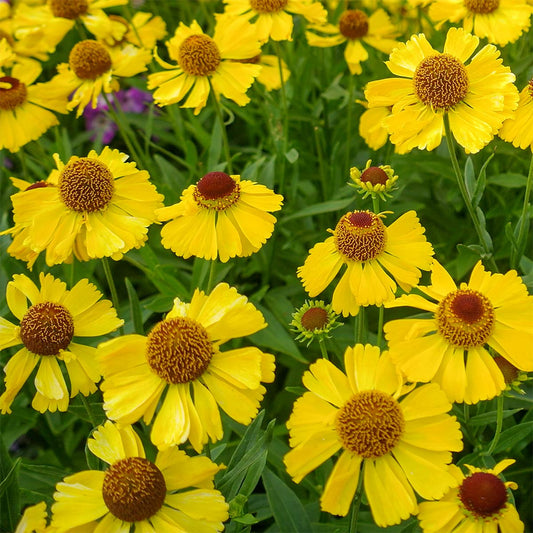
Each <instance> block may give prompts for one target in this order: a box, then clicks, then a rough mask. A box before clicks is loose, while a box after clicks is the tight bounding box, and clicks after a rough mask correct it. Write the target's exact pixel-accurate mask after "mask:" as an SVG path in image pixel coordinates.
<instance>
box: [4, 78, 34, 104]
mask: <svg viewBox="0 0 533 533" xmlns="http://www.w3.org/2000/svg"><path fill="white" fill-rule="evenodd" d="M6 85H8V87H6ZM27 95H28V91H27V89H26V85H25V84H24V83H22V82H21V81H20V80H17V78H12V77H11V76H3V77H1V78H0V109H1V110H2V111H12V110H13V109H15V108H17V107H18V106H20V105H22V104H23V103H24V102H25V101H26V97H27Z"/></svg>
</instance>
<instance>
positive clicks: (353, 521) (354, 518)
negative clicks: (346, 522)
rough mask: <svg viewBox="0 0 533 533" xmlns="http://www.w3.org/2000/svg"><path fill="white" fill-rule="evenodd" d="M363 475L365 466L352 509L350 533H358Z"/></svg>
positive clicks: (360, 474)
mask: <svg viewBox="0 0 533 533" xmlns="http://www.w3.org/2000/svg"><path fill="white" fill-rule="evenodd" d="M363 475H364V464H363V467H362V468H361V471H360V472H359V480H358V482H357V489H356V490H355V495H354V499H353V501H352V508H351V511H350V529H349V530H348V533H356V532H357V518H358V516H359V508H360V507H361V500H362V499H363V498H362V494H361V492H362V490H363Z"/></svg>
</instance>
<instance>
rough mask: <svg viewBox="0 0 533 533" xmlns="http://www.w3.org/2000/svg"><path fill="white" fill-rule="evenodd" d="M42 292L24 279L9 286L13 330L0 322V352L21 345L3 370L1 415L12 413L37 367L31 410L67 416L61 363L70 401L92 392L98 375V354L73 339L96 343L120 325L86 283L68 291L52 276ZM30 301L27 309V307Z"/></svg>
mask: <svg viewBox="0 0 533 533" xmlns="http://www.w3.org/2000/svg"><path fill="white" fill-rule="evenodd" d="M39 282H40V289H39V288H38V287H37V286H36V285H35V284H34V283H33V281H31V280H30V278H28V277H27V276H25V275H23V274H15V275H14V276H13V281H10V282H9V283H8V284H7V289H6V300H7V304H8V306H9V309H10V310H11V312H12V313H13V315H14V316H15V317H16V318H18V320H20V324H19V325H18V326H17V325H15V324H12V323H11V322H9V321H8V320H6V319H5V318H1V317H0V349H1V350H4V349H5V348H9V347H11V346H18V345H20V344H23V347H22V348H21V349H20V350H19V351H18V352H17V353H16V354H15V355H13V356H12V357H11V358H10V359H9V361H8V363H7V364H6V366H5V368H4V372H5V374H6V376H5V380H4V381H5V386H6V390H5V391H4V393H3V394H2V396H0V411H1V412H2V413H10V412H11V409H10V407H11V403H12V402H13V400H14V398H15V396H16V395H17V394H18V392H19V391H20V389H21V387H22V386H23V385H24V383H26V381H27V380H28V378H29V377H30V374H31V373H32V372H33V369H34V368H35V367H36V366H37V367H38V369H37V374H36V376H35V381H34V383H35V388H36V389H37V392H36V394H35V397H34V398H33V402H32V407H33V408H34V409H36V410H37V411H40V412H41V413H44V412H45V411H47V410H49V411H56V410H59V411H66V410H67V407H68V403H69V391H68V390H67V385H66V383H65V379H64V377H63V374H62V372H61V368H60V365H59V361H62V362H63V363H64V365H65V367H66V369H67V372H68V377H69V380H70V397H71V398H73V397H74V396H76V394H78V393H79V392H81V394H83V395H84V396H88V395H89V394H92V393H93V392H95V391H96V385H95V383H97V382H98V381H99V380H100V369H99V367H98V365H97V362H96V357H95V354H96V348H93V347H92V346H86V345H85V344H78V343H77V342H74V341H73V339H74V338H75V337H98V336H100V335H105V334H107V333H109V332H111V331H114V330H115V329H117V328H118V327H119V326H121V325H122V324H123V320H121V319H119V318H117V314H116V311H115V310H114V309H113V307H112V306H111V302H110V301H109V300H100V298H101V297H102V294H101V293H100V292H99V291H98V290H97V289H96V287H95V286H94V285H93V284H92V283H89V282H88V281H87V280H86V279H82V280H81V281H79V282H78V283H76V285H74V287H72V289H70V290H67V288H66V285H65V283H63V282H62V281H61V280H59V279H56V278H54V277H53V276H52V275H51V274H46V275H44V274H42V273H41V274H40V275H39ZM28 301H29V303H30V305H29V307H28Z"/></svg>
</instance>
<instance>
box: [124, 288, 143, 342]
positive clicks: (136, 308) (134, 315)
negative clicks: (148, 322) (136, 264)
mask: <svg viewBox="0 0 533 533" xmlns="http://www.w3.org/2000/svg"><path fill="white" fill-rule="evenodd" d="M124 283H125V285H126V290H127V291H128V300H129V302H130V315H131V320H132V322H133V331H134V332H135V333H137V334H139V335H143V334H144V327H143V317H142V310H141V303H140V302H139V297H138V296H137V291H136V290H135V287H134V286H133V284H132V283H131V281H130V280H129V278H126V279H125V280H124Z"/></svg>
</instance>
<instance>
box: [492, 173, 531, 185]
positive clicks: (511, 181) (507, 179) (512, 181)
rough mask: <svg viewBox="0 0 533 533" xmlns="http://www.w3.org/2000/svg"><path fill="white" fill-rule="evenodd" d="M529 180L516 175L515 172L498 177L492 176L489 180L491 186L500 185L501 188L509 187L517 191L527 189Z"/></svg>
mask: <svg viewBox="0 0 533 533" xmlns="http://www.w3.org/2000/svg"><path fill="white" fill-rule="evenodd" d="M526 182H527V179H526V177H525V176H522V174H515V173H514V172H506V173H504V174H498V175H496V176H490V177H489V178H488V179H487V183H488V184H489V185H499V186H500V187H508V188H510V189H516V188H518V187H525V186H526Z"/></svg>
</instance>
